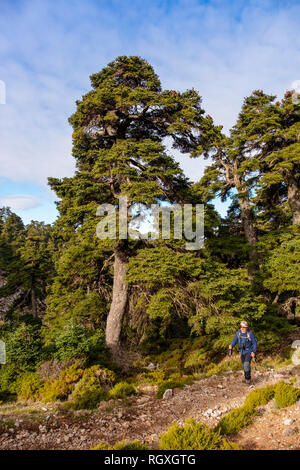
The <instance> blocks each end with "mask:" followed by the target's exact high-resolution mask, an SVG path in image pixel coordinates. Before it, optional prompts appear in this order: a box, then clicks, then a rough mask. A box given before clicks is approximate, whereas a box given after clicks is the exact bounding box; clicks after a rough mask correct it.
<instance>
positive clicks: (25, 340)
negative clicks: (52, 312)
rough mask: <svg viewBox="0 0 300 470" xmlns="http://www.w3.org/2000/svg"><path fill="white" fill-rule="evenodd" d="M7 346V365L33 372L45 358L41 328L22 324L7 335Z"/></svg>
mask: <svg viewBox="0 0 300 470" xmlns="http://www.w3.org/2000/svg"><path fill="white" fill-rule="evenodd" d="M5 346H6V362H7V365H13V366H14V368H15V369H16V370H21V371H33V370H34V369H35V366H36V364H37V363H38V362H39V361H41V360H42V359H43V356H44V350H43V344H42V338H41V334H40V326H39V325H30V324H29V325H26V324H25V323H21V324H20V325H18V326H17V327H15V328H13V329H12V330H11V331H9V332H8V333H7V334H6V335H5Z"/></svg>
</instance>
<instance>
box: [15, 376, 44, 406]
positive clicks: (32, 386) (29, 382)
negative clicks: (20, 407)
mask: <svg viewBox="0 0 300 470" xmlns="http://www.w3.org/2000/svg"><path fill="white" fill-rule="evenodd" d="M42 385H43V384H42V381H41V379H40V378H39V376H38V375H37V374H36V373H35V372H25V374H22V375H21V376H20V377H19V378H18V379H17V382H16V392H17V395H18V399H20V400H35V399H37V398H39V394H40V391H41V389H42Z"/></svg>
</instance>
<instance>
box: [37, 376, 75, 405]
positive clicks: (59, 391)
mask: <svg viewBox="0 0 300 470" xmlns="http://www.w3.org/2000/svg"><path fill="white" fill-rule="evenodd" d="M71 391H72V385H70V384H67V383H66V382H64V381H63V380H62V379H51V380H49V381H47V382H46V383H44V385H43V387H42V389H41V391H40V398H41V400H42V401H44V402H51V401H57V400H63V399H66V398H67V397H68V395H69V394H70V393H71Z"/></svg>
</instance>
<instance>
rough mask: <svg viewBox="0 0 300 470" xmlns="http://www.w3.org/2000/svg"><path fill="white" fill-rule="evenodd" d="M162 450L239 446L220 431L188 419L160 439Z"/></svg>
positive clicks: (212, 448) (230, 448) (217, 448)
mask: <svg viewBox="0 0 300 470" xmlns="http://www.w3.org/2000/svg"><path fill="white" fill-rule="evenodd" d="M159 449H160V450H238V449H239V447H238V446H237V445H235V444H233V443H230V442H228V441H227V440H226V439H224V438H223V437H222V436H221V435H220V433H219V432H218V431H214V430H212V429H210V428H208V427H207V426H205V425H204V424H201V423H196V422H195V420H194V419H191V418H190V419H187V420H186V421H185V423H184V425H183V426H179V424H173V426H172V427H171V428H170V429H169V430H168V431H167V432H165V433H164V434H162V435H161V436H160V439H159Z"/></svg>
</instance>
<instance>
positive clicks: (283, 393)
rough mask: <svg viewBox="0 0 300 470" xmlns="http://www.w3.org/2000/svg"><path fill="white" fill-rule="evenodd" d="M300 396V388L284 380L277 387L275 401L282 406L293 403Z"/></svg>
mask: <svg viewBox="0 0 300 470" xmlns="http://www.w3.org/2000/svg"><path fill="white" fill-rule="evenodd" d="M299 397H300V389H298V388H295V387H293V386H292V385H289V384H286V383H284V382H279V383H278V384H276V387H275V396H274V398H275V401H276V403H277V405H278V406H279V407H280V408H284V407H286V406H291V405H293V404H294V403H295V402H296V401H297V400H298V398H299Z"/></svg>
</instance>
